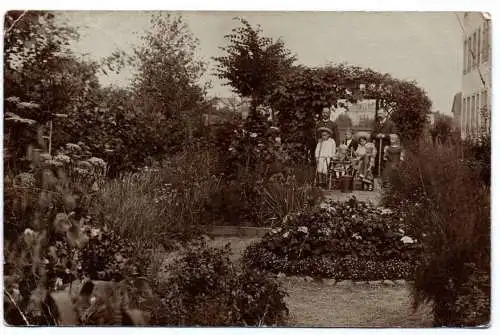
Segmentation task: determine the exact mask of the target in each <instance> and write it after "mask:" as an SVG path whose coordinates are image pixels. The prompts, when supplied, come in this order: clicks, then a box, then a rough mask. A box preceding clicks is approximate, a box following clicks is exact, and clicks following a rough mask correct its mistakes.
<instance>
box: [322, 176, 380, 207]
mask: <svg viewBox="0 0 500 335" xmlns="http://www.w3.org/2000/svg"><path fill="white" fill-rule="evenodd" d="M381 195H382V188H381V186H380V180H379V179H375V189H374V190H373V191H352V192H349V193H342V192H341V191H340V190H325V191H324V196H325V200H335V201H345V200H348V199H349V198H351V197H352V196H355V197H356V199H358V200H361V201H365V202H371V203H373V204H374V205H378V204H379V203H380V198H381Z"/></svg>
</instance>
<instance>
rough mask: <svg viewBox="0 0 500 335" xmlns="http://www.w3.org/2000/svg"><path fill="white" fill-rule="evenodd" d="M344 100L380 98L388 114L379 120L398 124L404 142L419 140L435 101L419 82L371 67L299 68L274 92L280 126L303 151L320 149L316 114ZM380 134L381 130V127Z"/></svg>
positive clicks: (272, 98)
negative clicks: (409, 80) (432, 101)
mask: <svg viewBox="0 0 500 335" xmlns="http://www.w3.org/2000/svg"><path fill="white" fill-rule="evenodd" d="M339 99H347V100H348V101H352V102H356V101H358V100H360V99H376V100H378V103H377V108H381V110H382V111H383V113H384V114H385V116H383V115H378V117H377V118H376V119H377V121H378V124H377V125H376V127H378V128H381V127H383V126H384V125H383V124H380V121H381V120H383V119H387V120H389V121H390V122H392V123H393V124H394V125H395V127H396V131H397V133H398V134H401V138H402V140H403V141H406V142H408V141H415V140H417V139H418V138H419V137H420V136H421V135H422V133H423V131H424V126H425V124H426V123H427V116H428V114H429V113H430V108H431V101H430V100H429V98H428V97H427V95H426V93H425V91H424V90H422V89H421V88H420V87H418V86H417V85H416V83H414V82H408V81H402V80H398V79H395V78H392V77H391V76H390V75H388V74H381V73H378V72H375V71H373V70H371V69H362V68H360V67H356V66H347V65H343V64H341V65H337V66H324V67H318V68H309V67H304V66H298V67H294V69H293V70H291V71H289V72H288V74H287V76H286V77H285V78H284V80H283V82H282V83H281V85H280V86H279V87H278V88H277V89H275V90H274V91H273V92H271V95H270V99H269V101H270V104H271V107H272V108H273V109H275V110H277V111H279V113H278V114H277V117H278V124H279V126H280V128H281V129H283V140H284V142H285V143H295V144H297V145H299V147H298V148H297V150H302V151H303V152H304V151H307V150H310V151H312V152H313V151H314V145H315V138H316V137H315V133H314V132H315V119H314V117H315V115H316V114H318V113H319V112H320V111H321V109H322V108H323V107H325V106H328V107H329V106H332V105H334V104H336V103H337V101H338V100H339ZM375 130H377V129H375Z"/></svg>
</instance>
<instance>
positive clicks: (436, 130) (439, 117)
mask: <svg viewBox="0 0 500 335" xmlns="http://www.w3.org/2000/svg"><path fill="white" fill-rule="evenodd" d="M452 130H453V118H452V117H451V116H449V115H446V114H442V113H439V112H438V113H435V114H434V124H433V125H432V126H431V128H430V130H429V131H430V134H431V136H432V141H433V142H434V143H447V142H448V141H449V140H451V135H452Z"/></svg>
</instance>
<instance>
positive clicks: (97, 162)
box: [87, 157, 106, 168]
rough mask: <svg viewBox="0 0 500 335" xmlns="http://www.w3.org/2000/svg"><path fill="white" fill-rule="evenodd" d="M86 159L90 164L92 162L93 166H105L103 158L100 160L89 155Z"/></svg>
mask: <svg viewBox="0 0 500 335" xmlns="http://www.w3.org/2000/svg"><path fill="white" fill-rule="evenodd" d="M87 161H88V162H89V163H90V164H92V165H93V166H97V167H100V168H105V167H106V162H105V161H104V160H102V159H101V158H97V157H91V158H89V159H88V160H87Z"/></svg>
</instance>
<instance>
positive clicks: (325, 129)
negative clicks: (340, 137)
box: [318, 127, 333, 135]
mask: <svg viewBox="0 0 500 335" xmlns="http://www.w3.org/2000/svg"><path fill="white" fill-rule="evenodd" d="M322 132H327V133H328V134H330V135H332V134H333V131H332V130H331V129H330V128H328V127H319V128H318V133H322Z"/></svg>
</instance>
